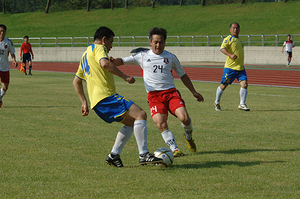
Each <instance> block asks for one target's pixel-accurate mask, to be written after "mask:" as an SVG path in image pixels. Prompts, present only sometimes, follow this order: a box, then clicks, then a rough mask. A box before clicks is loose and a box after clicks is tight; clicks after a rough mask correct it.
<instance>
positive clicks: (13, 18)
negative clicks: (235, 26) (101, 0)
mask: <svg viewBox="0 0 300 199" xmlns="http://www.w3.org/2000/svg"><path fill="white" fill-rule="evenodd" d="M299 7H300V1H288V3H286V4H285V3H284V2H273V3H247V4H245V5H241V4H240V3H234V4H220V5H208V6H205V7H202V6H201V5H198V6H183V7H180V6H160V7H157V8H155V9H153V8H150V7H143V8H136V7H130V8H129V9H125V8H117V9H114V10H113V11H111V10H110V9H102V10H101V9H100V10H92V11H90V12H88V13H86V12H85V10H77V11H66V12H53V13H50V14H47V15H45V14H44V12H33V13H20V14H3V13H0V17H1V23H4V24H6V26H7V27H8V31H7V37H10V38H23V37H24V35H29V36H30V37H88V36H90V37H92V36H93V35H94V33H95V30H96V29H97V28H98V27H99V26H102V25H104V26H108V27H110V28H111V29H112V30H114V32H115V34H116V35H117V36H147V35H148V31H149V29H150V28H152V27H155V26H158V27H163V28H165V29H166V30H167V31H168V35H179V36H184V35H227V34H229V24H230V23H232V22H235V21H237V22H239V23H240V25H241V32H240V34H242V35H248V34H249V35H250V34H251V35H255V34H299V29H300V24H299V23H298V22H299V21H300V15H299ZM161 19H163V20H161Z"/></svg>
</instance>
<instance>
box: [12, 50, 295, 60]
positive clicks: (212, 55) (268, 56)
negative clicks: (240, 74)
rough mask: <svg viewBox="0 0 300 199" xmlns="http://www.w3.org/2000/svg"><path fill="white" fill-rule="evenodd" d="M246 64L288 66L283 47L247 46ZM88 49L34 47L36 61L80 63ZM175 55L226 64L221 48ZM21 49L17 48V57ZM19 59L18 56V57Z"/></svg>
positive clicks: (123, 52)
mask: <svg viewBox="0 0 300 199" xmlns="http://www.w3.org/2000/svg"><path fill="white" fill-rule="evenodd" d="M134 48H136V47H113V48H112V50H111V52H110V53H109V55H110V56H113V57H126V56H129V55H131V53H130V51H131V50H132V49H134ZM244 49H245V64H276V65H277V64H279V65H281V64H282V65H285V64H286V60H287V59H286V54H285V53H281V47H255V46H245V48H244ZM85 50H86V47H34V48H33V53H34V61H42V62H78V61H79V60H80V58H81V56H82V53H83V52H84V51H85ZM166 50H168V51H170V52H172V53H173V54H175V55H176V56H177V57H178V59H179V60H180V62H225V60H226V56H224V55H223V54H222V53H221V52H220V48H219V47H166ZM18 53H20V48H16V55H18ZM17 57H18V56H17ZM292 64H295V65H300V52H299V51H297V48H296V49H295V48H294V49H293V59H292Z"/></svg>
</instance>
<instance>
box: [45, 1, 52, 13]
mask: <svg viewBox="0 0 300 199" xmlns="http://www.w3.org/2000/svg"><path fill="white" fill-rule="evenodd" d="M50 4H51V0H47V5H46V9H45V14H48V13H49V8H50Z"/></svg>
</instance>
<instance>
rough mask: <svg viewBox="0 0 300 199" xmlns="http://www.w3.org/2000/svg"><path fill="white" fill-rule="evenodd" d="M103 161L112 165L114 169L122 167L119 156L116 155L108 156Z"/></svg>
mask: <svg viewBox="0 0 300 199" xmlns="http://www.w3.org/2000/svg"><path fill="white" fill-rule="evenodd" d="M105 161H106V163H107V164H109V165H113V166H115V167H124V165H123V163H122V160H121V158H120V155H119V154H116V155H113V154H109V155H108V156H107V157H106V159H105Z"/></svg>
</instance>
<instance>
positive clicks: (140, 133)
mask: <svg viewBox="0 0 300 199" xmlns="http://www.w3.org/2000/svg"><path fill="white" fill-rule="evenodd" d="M134 136H135V139H136V143H137V145H138V148H139V154H140V155H141V154H145V153H148V152H149V150H148V146H147V121H146V120H136V121H135V122H134Z"/></svg>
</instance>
